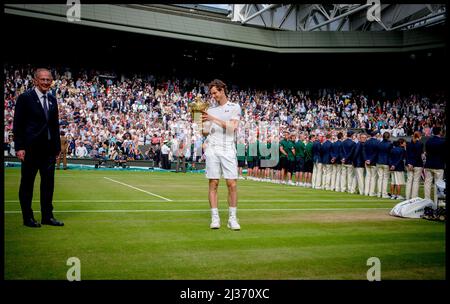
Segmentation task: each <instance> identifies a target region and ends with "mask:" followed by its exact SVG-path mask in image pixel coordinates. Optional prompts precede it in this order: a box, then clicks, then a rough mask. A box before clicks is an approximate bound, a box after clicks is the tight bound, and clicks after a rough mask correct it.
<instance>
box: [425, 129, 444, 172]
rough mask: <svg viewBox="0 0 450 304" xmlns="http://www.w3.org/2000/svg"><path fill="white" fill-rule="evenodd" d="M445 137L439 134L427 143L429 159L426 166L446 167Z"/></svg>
mask: <svg viewBox="0 0 450 304" xmlns="http://www.w3.org/2000/svg"><path fill="white" fill-rule="evenodd" d="M445 146H446V144H445V139H444V138H441V137H439V136H432V137H431V138H430V139H429V140H427V142H426V143H425V151H426V153H427V154H426V156H427V159H426V161H425V166H424V167H425V168H429V169H444V165H445V153H447V151H446V149H445Z"/></svg>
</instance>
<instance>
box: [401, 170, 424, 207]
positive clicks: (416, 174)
mask: <svg viewBox="0 0 450 304" xmlns="http://www.w3.org/2000/svg"><path fill="white" fill-rule="evenodd" d="M422 169H423V168H422V167H414V168H413V169H412V170H409V169H407V170H406V178H407V179H406V190H405V194H406V199H411V198H414V197H418V196H419V185H420V175H421V173H422Z"/></svg>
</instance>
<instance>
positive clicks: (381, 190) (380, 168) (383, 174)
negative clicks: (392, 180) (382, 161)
mask: <svg viewBox="0 0 450 304" xmlns="http://www.w3.org/2000/svg"><path fill="white" fill-rule="evenodd" d="M377 172H378V185H377V195H378V196H381V195H384V196H386V195H387V193H388V192H387V189H388V183H389V175H390V172H389V166H388V165H378V164H377Z"/></svg>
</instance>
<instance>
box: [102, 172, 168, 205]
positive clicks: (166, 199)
mask: <svg viewBox="0 0 450 304" xmlns="http://www.w3.org/2000/svg"><path fill="white" fill-rule="evenodd" d="M103 178H106V179H107V180H110V181H112V182H115V183H118V184H121V185H124V186H127V187H130V188H132V189H135V190H138V191H141V192H144V193H147V194H150V195H153V196H156V197H159V198H161V199H163V200H165V201H168V202H173V201H172V200H171V199H168V198H165V197H163V196H160V195H158V194H155V193H151V192H149V191H145V190H142V189H139V188H136V187H134V186H131V185H128V184H125V183H122V182H119V181H116V180H113V179H112V178H109V177H105V176H104V177H103Z"/></svg>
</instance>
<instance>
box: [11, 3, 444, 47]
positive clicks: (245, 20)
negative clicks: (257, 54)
mask: <svg viewBox="0 0 450 304" xmlns="http://www.w3.org/2000/svg"><path fill="white" fill-rule="evenodd" d="M373 2H374V3H375V2H377V3H379V1H377V0H374V1H373ZM69 7H70V6H69ZM69 7H68V6H67V5H65V4H5V5H4V12H5V13H6V14H12V15H19V16H26V17H32V18H41V19H45V20H53V21H59V22H66V23H67V22H70V21H69V18H68V12H69V11H68V8H69ZM79 13H80V16H79V17H80V20H79V21H73V22H72V23H75V24H79V25H85V26H94V27H100V28H107V29H112V30H121V31H128V32H135V33H141V34H146V35H154V36H162V37H168V38H175V39H184V40H190V41H196V42H203V43H211V44H217V45H226V46H232V47H241V48H248V49H255V50H262V51H270V52H276V53H337V52H345V53H351V52H355V53H361V52H408V51H415V50H423V49H432V48H441V47H445V45H446V44H445V30H443V27H442V26H439V25H443V24H445V23H446V6H445V5H442V4H382V5H381V6H379V7H378V6H373V5H372V4H230V5H229V7H228V9H223V8H217V7H211V6H209V5H201V4H81V6H80V10H79Z"/></svg>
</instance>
